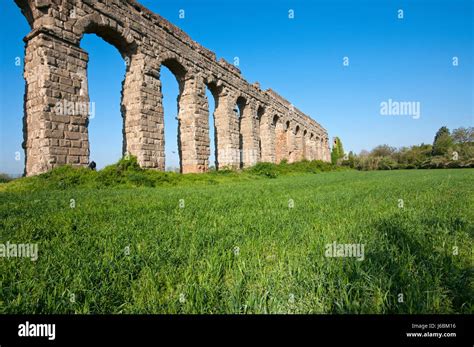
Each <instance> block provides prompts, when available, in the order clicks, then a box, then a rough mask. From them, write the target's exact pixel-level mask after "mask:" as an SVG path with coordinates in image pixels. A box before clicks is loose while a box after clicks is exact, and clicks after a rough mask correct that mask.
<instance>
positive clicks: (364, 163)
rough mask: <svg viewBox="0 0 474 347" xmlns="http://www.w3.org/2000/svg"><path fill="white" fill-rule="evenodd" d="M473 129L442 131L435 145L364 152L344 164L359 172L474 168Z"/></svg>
mask: <svg viewBox="0 0 474 347" xmlns="http://www.w3.org/2000/svg"><path fill="white" fill-rule="evenodd" d="M473 134H474V131H473V128H472V127H471V128H458V129H454V130H453V132H452V135H451V133H450V131H449V129H448V128H447V127H441V128H440V129H439V130H438V131H437V133H436V135H435V137H434V141H433V144H432V145H430V144H421V145H415V146H411V147H401V148H398V149H397V148H395V147H391V146H389V145H379V146H377V147H375V148H374V149H373V150H372V151H370V152H367V151H362V152H361V153H360V154H359V155H351V153H349V159H348V160H344V161H342V163H341V165H342V166H348V167H351V168H355V169H358V170H363V171H367V170H397V169H443V168H472V167H474V142H473V137H474V135H473Z"/></svg>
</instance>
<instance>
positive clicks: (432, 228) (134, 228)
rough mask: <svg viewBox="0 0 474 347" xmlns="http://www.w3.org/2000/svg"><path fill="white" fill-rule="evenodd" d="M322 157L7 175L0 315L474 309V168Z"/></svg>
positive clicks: (0, 235)
mask: <svg viewBox="0 0 474 347" xmlns="http://www.w3.org/2000/svg"><path fill="white" fill-rule="evenodd" d="M301 165H309V164H301ZM318 165H319V166H318V167H317V168H315V169H314V170H313V172H312V173H299V174H298V173H292V172H290V171H291V170H287V171H285V170H283V171H285V173H284V174H283V172H282V169H281V168H279V169H276V168H275V167H276V166H271V165H269V166H267V167H266V166H265V165H261V166H260V167H259V168H257V169H252V170H248V171H246V172H243V173H233V172H224V173H210V174H204V175H184V176H179V175H173V174H148V173H146V175H150V176H147V179H145V181H143V180H144V178H143V175H144V174H143V172H142V173H139V174H136V173H130V175H128V176H127V179H124V176H123V175H121V176H120V177H121V178H117V177H116V176H114V175H113V172H112V171H113V170H114V169H109V170H111V173H109V175H108V174H107V172H106V173H103V172H94V173H87V172H86V171H83V170H82V171H81V170H73V169H71V168H66V169H59V170H55V171H53V172H52V173H48V174H46V175H42V176H40V177H33V178H23V179H19V180H14V181H11V182H9V183H2V184H0V243H6V242H7V241H9V242H10V243H37V244H38V251H39V256H38V259H37V260H36V261H32V260H31V259H28V258H3V259H2V258H0V313H244V314H246V313H473V312H474V282H473V253H472V251H473V245H474V242H473V240H474V184H473V183H474V169H443V170H399V171H398V170H392V171H372V172H359V171H352V170H351V171H347V170H346V171H330V170H325V167H324V165H322V164H318ZM313 168H314V167H313ZM84 170H85V169H84ZM115 170H116V169H115ZM103 171H104V170H103ZM105 171H106V170H105ZM132 171H133V170H132ZM132 171H130V172H132ZM309 171H311V170H309ZM324 171H327V172H324ZM71 172H72V174H71ZM115 173H116V171H115ZM91 175H92V176H93V177H92V176H91ZM100 175H103V176H104V177H105V178H104V177H102V176H100ZM134 175H135V176H134ZM153 175H155V176H153ZM129 176H130V177H131V178H130V177H129ZM198 176H199V177H198ZM91 177H92V178H91ZM134 177H135V178H134ZM178 177H181V178H178ZM134 180H135V181H134ZM98 182H102V183H104V182H106V183H105V184H102V183H101V184H99V183H98ZM137 182H139V183H140V184H136V183H137ZM143 182H145V183H144V184H142V183H143ZM71 199H73V200H71ZM333 242H337V243H341V244H347V243H351V244H353V243H356V244H363V245H364V252H365V254H364V259H363V260H361V261H360V260H357V259H356V258H354V257H326V256H325V249H326V245H327V244H330V243H333Z"/></svg>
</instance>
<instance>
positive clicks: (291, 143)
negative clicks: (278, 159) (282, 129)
mask: <svg viewBox="0 0 474 347" xmlns="http://www.w3.org/2000/svg"><path fill="white" fill-rule="evenodd" d="M287 144H288V162H289V163H293V162H294V161H295V132H294V130H293V129H292V128H291V127H288V129H287Z"/></svg>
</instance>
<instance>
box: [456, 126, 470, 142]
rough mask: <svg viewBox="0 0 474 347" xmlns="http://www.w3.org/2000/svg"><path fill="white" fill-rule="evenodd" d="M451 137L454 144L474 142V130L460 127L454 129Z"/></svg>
mask: <svg viewBox="0 0 474 347" xmlns="http://www.w3.org/2000/svg"><path fill="white" fill-rule="evenodd" d="M451 137H452V138H453V141H454V143H460V144H463V143H468V142H474V128H473V127H469V128H464V127H460V128H457V129H454V130H453V134H452V136H451Z"/></svg>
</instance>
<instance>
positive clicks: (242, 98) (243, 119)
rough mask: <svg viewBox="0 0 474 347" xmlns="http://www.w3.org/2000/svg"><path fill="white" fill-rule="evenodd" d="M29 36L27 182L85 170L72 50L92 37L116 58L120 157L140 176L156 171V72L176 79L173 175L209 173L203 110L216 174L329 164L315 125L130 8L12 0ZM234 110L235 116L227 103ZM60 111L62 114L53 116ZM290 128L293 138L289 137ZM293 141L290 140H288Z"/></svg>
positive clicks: (104, 1)
mask: <svg viewBox="0 0 474 347" xmlns="http://www.w3.org/2000/svg"><path fill="white" fill-rule="evenodd" d="M15 2H16V3H17V5H18V6H19V7H20V8H21V10H22V12H23V14H24V15H25V17H26V18H27V20H28V22H29V23H30V25H31V27H32V31H31V33H30V34H28V35H27V36H26V37H25V43H26V49H25V71H24V76H25V80H26V91H25V115H24V123H25V127H24V148H25V151H26V156H25V157H26V165H25V167H26V168H25V171H26V174H27V175H34V174H38V173H41V172H45V171H47V170H49V169H51V168H53V167H55V166H58V165H62V164H71V165H77V166H82V165H87V164H88V162H89V141H88V122H89V115H88V103H89V96H88V91H87V62H88V54H87V52H85V51H84V50H82V49H81V48H80V42H81V39H82V37H83V35H84V34H85V33H95V34H97V35H98V36H100V37H102V38H103V39H104V40H105V41H107V42H109V43H110V44H112V45H114V46H115V47H116V48H117V49H118V50H119V52H120V53H121V55H122V56H123V58H124V60H125V62H126V64H127V69H126V74H125V78H124V82H123V90H122V103H121V109H122V116H123V132H124V134H123V135H124V139H123V152H124V154H126V153H127V154H131V155H135V156H137V158H138V161H139V163H140V165H141V166H142V167H146V168H155V169H159V170H164V168H165V154H164V126H165V125H164V114H163V105H162V94H161V83H160V80H159V76H160V70H161V66H162V65H164V66H166V67H168V68H169V69H170V70H171V71H172V72H173V74H174V75H175V76H176V78H177V80H178V82H179V86H180V95H179V98H178V106H179V111H178V124H179V141H178V142H179V152H180V161H181V170H182V172H184V173H187V172H204V171H206V170H208V167H209V162H208V161H209V153H210V150H209V116H212V115H209V107H208V100H207V98H206V94H205V92H206V86H207V87H208V88H209V89H210V90H211V92H212V94H213V96H214V98H215V103H216V110H215V111H214V119H215V128H216V135H215V136H216V164H217V166H218V168H223V167H231V168H239V167H247V166H251V165H254V164H256V163H257V162H259V161H268V162H276V161H279V160H283V159H286V160H290V161H295V160H301V159H303V158H307V159H310V158H312V159H321V160H325V161H328V160H329V145H328V136H327V132H326V130H325V129H323V128H322V127H321V126H320V125H319V124H318V123H317V122H315V121H314V120H313V119H311V118H310V117H308V116H307V115H305V114H304V113H303V112H301V111H299V110H298V109H296V108H295V107H294V106H293V105H292V104H290V103H289V102H288V101H287V100H285V99H284V98H283V97H281V96H279V95H278V94H277V93H276V92H274V91H272V90H266V91H262V90H261V89H260V86H259V84H258V83H254V84H249V83H248V82H247V81H245V80H244V79H243V77H242V76H241V74H240V70H239V69H238V68H236V67H235V66H233V65H231V64H229V63H228V62H226V61H225V60H223V59H220V60H219V61H217V60H216V56H215V54H214V53H213V52H211V51H209V50H208V49H206V48H204V47H202V46H201V45H199V44H198V43H196V42H194V41H193V40H191V38H190V37H189V36H188V35H186V34H185V33H184V32H183V31H181V30H180V29H179V28H177V27H176V26H174V25H172V24H170V23H169V22H168V21H166V20H165V19H163V18H162V17H160V16H159V15H157V14H154V13H152V12H150V11H149V10H147V9H146V8H144V7H143V6H141V5H140V4H138V3H136V2H135V1H134V0H15ZM238 102H239V104H240V105H241V106H242V110H243V111H242V112H241V114H240V115H239V114H238V113H236V112H235V108H236V105H237V103H238ZM61 105H62V106H63V107H61ZM297 128H298V133H295V131H296V130H295V129H297ZM293 133H294V135H292V134H293Z"/></svg>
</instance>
